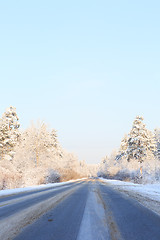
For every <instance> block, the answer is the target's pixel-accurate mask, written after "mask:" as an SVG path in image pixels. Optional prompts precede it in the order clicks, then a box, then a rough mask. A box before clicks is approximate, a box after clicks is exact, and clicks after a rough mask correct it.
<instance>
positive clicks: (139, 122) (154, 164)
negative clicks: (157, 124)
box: [98, 116, 160, 182]
mask: <svg viewBox="0 0 160 240" xmlns="http://www.w3.org/2000/svg"><path fill="white" fill-rule="evenodd" d="M98 175H99V176H103V177H106V178H112V179H119V180H133V181H134V182H153V181H159V180H160V129H158V128H156V129H155V130H154V132H152V131H150V130H148V129H147V128H146V125H145V124H144V119H143V117H141V116H137V117H136V118H135V120H134V121H133V125H132V128H131V130H130V132H129V133H128V134H125V136H124V137H123V139H122V141H121V144H120V147H119V149H118V151H114V152H113V153H112V154H111V156H110V157H108V156H105V157H104V158H103V159H102V162H101V163H100V166H99V172H98Z"/></svg>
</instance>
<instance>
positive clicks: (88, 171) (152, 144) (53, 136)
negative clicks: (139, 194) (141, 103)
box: [0, 106, 160, 190]
mask: <svg viewBox="0 0 160 240" xmlns="http://www.w3.org/2000/svg"><path fill="white" fill-rule="evenodd" d="M91 176H94V177H95V176H98V177H103V178H108V179H118V180H125V181H132V182H136V183H148V182H149V183H152V182H156V181H159V180H160V129H158V128H156V129H155V130H154V132H151V131H150V130H148V129H147V128H146V125H145V124H144V119H143V117H141V116H137V117H136V118H135V120H134V122H133V125H132V128H131V130H130V132H129V133H128V134H126V135H125V136H124V137H123V139H122V141H121V144H120V147H119V149H118V150H114V151H113V152H112V153H111V155H110V156H109V157H108V156H105V157H104V158H103V159H102V161H101V162H100V163H99V164H97V165H91V164H90V165H89V164H86V162H85V161H79V160H78V157H77V156H75V154H73V153H70V152H68V151H67V150H65V149H63V147H62V146H61V144H60V143H59V141H58V136H57V132H56V130H55V129H50V128H49V127H48V126H47V124H45V123H44V122H37V123H36V124H35V123H31V124H30V126H29V127H28V128H27V129H25V130H21V128H20V121H19V118H18V116H17V113H16V108H15V107H12V106H11V107H9V108H7V109H6V111H5V112H4V113H3V115H2V117H1V119H0V189H1V190H2V189H7V188H9V189H10V188H18V187H26V186H32V185H40V184H47V183H54V182H60V181H68V180H71V179H78V178H83V177H91Z"/></svg>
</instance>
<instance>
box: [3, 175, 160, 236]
mask: <svg viewBox="0 0 160 240" xmlns="http://www.w3.org/2000/svg"><path fill="white" fill-rule="evenodd" d="M116 186H117V185H116V183H115V182H114V184H112V182H111V181H108V182H105V181H102V180H98V179H88V180H81V181H77V182H73V183H68V184H65V185H60V186H56V187H50V188H46V189H40V190H35V191H33V190H32V191H29V192H24V193H19V194H16V195H11V196H3V197H1V198H0V240H7V239H16V240H20V239H21V240H32V239H34V240H51V239H52V240H54V239H55V240H103V239H106V240H107V239H108V240H123V239H124V240H160V215H159V214H158V211H157V212H156V211H152V210H153V209H152V206H153V204H154V201H155V200H154V199H152V204H151V209H152V210H151V209H150V205H149V204H148V205H147V207H146V205H145V204H143V201H142V198H140V201H139V199H138V198H137V197H135V195H132V194H130V190H126V189H125V191H124V190H123V188H120V186H118V187H117V188H116ZM143 199H144V200H145V197H144V198H143ZM150 201H151V200H150ZM156 202H157V201H156ZM144 203H146V200H145V201H144Z"/></svg>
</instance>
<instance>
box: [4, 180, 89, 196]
mask: <svg viewBox="0 0 160 240" xmlns="http://www.w3.org/2000/svg"><path fill="white" fill-rule="evenodd" d="M84 179H85V178H81V179H76V180H70V181H67V182H60V183H50V184H43V185H37V186H30V187H25V188H15V189H6V190H1V191H0V197H3V196H9V195H14V194H18V193H23V192H30V191H35V190H41V189H42V190H43V189H47V188H52V187H59V186H62V185H66V184H68V183H72V182H77V181H80V180H84Z"/></svg>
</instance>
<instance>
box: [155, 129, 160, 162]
mask: <svg viewBox="0 0 160 240" xmlns="http://www.w3.org/2000/svg"><path fill="white" fill-rule="evenodd" d="M154 139H155V143H156V156H157V158H158V159H159V160H160V129H159V128H156V129H155V130H154Z"/></svg>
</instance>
